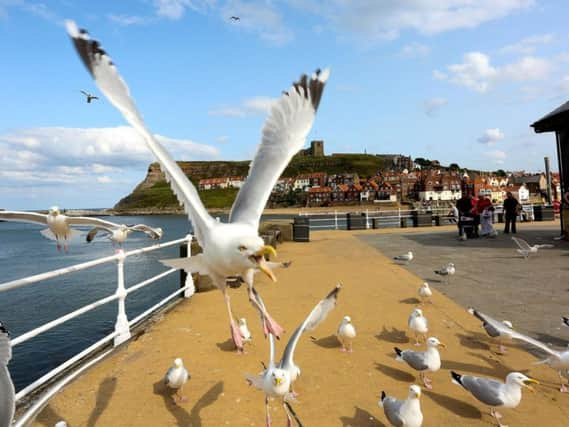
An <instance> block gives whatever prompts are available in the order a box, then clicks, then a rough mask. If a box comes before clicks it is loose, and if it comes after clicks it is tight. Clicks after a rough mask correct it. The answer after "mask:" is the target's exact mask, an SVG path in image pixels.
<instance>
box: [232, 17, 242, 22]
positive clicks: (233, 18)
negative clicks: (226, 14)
mask: <svg viewBox="0 0 569 427" xmlns="http://www.w3.org/2000/svg"><path fill="white" fill-rule="evenodd" d="M229 19H231V20H232V21H236V22H237V21H241V18H239V17H238V16H232V17H231V18H229Z"/></svg>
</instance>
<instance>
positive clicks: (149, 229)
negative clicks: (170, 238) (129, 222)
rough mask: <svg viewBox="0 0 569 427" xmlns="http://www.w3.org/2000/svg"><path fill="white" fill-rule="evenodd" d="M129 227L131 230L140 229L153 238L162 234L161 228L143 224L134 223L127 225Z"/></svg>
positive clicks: (158, 237) (155, 238)
mask: <svg viewBox="0 0 569 427" xmlns="http://www.w3.org/2000/svg"><path fill="white" fill-rule="evenodd" d="M129 229H131V230H133V231H142V232H143V233H145V234H146V235H148V237H150V238H151V239H154V240H158V239H161V238H162V234H164V233H163V231H162V229H161V228H152V227H149V226H148V225H145V224H136V225H133V226H131V227H129Z"/></svg>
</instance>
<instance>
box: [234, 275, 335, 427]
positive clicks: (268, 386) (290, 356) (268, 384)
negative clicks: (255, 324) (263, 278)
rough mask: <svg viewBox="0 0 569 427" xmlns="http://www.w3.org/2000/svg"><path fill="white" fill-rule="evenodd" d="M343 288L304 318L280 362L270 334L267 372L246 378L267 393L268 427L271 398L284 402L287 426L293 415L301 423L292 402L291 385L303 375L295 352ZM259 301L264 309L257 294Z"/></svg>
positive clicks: (330, 294)
mask: <svg viewBox="0 0 569 427" xmlns="http://www.w3.org/2000/svg"><path fill="white" fill-rule="evenodd" d="M340 289H341V285H340V284H338V285H337V286H336V287H335V288H334V289H332V291H331V292H330V293H328V295H326V297H325V298H324V299H322V300H320V302H319V303H318V304H316V306H315V307H314V308H313V309H312V311H311V312H310V314H309V315H308V316H307V317H306V319H304V321H303V322H302V323H301V324H300V326H299V327H298V328H296V330H295V331H294V333H293V334H292V336H291V337H290V339H289V341H288V343H287V345H286V347H285V349H284V351H283V355H282V357H281V360H280V361H279V362H276V361H275V340H274V337H273V334H271V333H269V364H268V365H265V364H263V367H264V371H263V372H261V373H260V374H258V375H247V376H246V377H245V378H246V379H247V382H248V383H249V385H252V386H253V387H255V388H257V389H259V390H262V391H263V392H264V393H265V411H266V423H267V427H270V426H271V417H270V412H269V397H279V398H281V399H282V402H283V408H284V410H285V413H286V416H287V421H288V424H287V425H288V426H291V425H292V420H291V414H292V416H293V417H294V418H295V420H296V421H297V423H298V425H299V426H302V423H300V421H299V420H298V417H297V416H296V413H295V412H294V410H293V409H292V407H291V406H290V403H289V401H293V400H294V399H295V396H296V393H294V391H293V390H292V384H293V383H294V382H295V381H296V380H297V378H298V377H299V376H300V368H299V367H298V365H296V363H295V362H294V351H295V349H296V346H297V344H298V342H299V341H300V337H301V336H302V334H303V333H304V332H305V331H311V330H314V329H315V328H316V327H318V326H319V325H320V324H321V323H322V322H323V321H324V320H325V319H326V317H327V316H328V314H329V313H330V312H331V311H332V310H333V309H334V308H335V307H336V301H337V299H338V293H339V292H340ZM255 298H256V299H257V302H258V303H259V305H260V306H261V307H262V306H264V304H263V300H262V299H261V297H260V296H259V295H258V294H257V293H255ZM260 314H261V316H263V312H262V311H260Z"/></svg>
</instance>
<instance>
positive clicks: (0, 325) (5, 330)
mask: <svg viewBox="0 0 569 427" xmlns="http://www.w3.org/2000/svg"><path fill="white" fill-rule="evenodd" d="M0 332H1V333H3V334H6V335H8V336H10V331H9V330H8V328H6V325H4V323H2V322H1V321H0Z"/></svg>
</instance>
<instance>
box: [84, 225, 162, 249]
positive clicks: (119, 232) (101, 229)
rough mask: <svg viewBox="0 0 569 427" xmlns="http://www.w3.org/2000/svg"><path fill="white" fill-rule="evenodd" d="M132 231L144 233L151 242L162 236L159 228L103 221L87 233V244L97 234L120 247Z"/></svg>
mask: <svg viewBox="0 0 569 427" xmlns="http://www.w3.org/2000/svg"><path fill="white" fill-rule="evenodd" d="M133 231H139V232H142V233H145V234H147V235H148V237H150V238H151V239H152V240H159V239H161V238H162V235H163V232H162V229H161V228H152V227H149V226H148V225H145V224H136V225H126V224H114V223H112V222H109V221H104V222H102V223H101V224H100V225H98V226H96V227H93V228H92V229H91V230H90V231H89V232H88V233H87V242H88V243H89V242H92V241H93V239H95V236H96V235H97V234H98V233H103V234H106V235H107V237H108V238H109V240H110V241H111V242H113V245H115V244H118V245H119V246H120V245H122V244H123V243H124V241H125V240H126V239H127V237H128V235H129V234H130V233H132V232H133Z"/></svg>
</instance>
